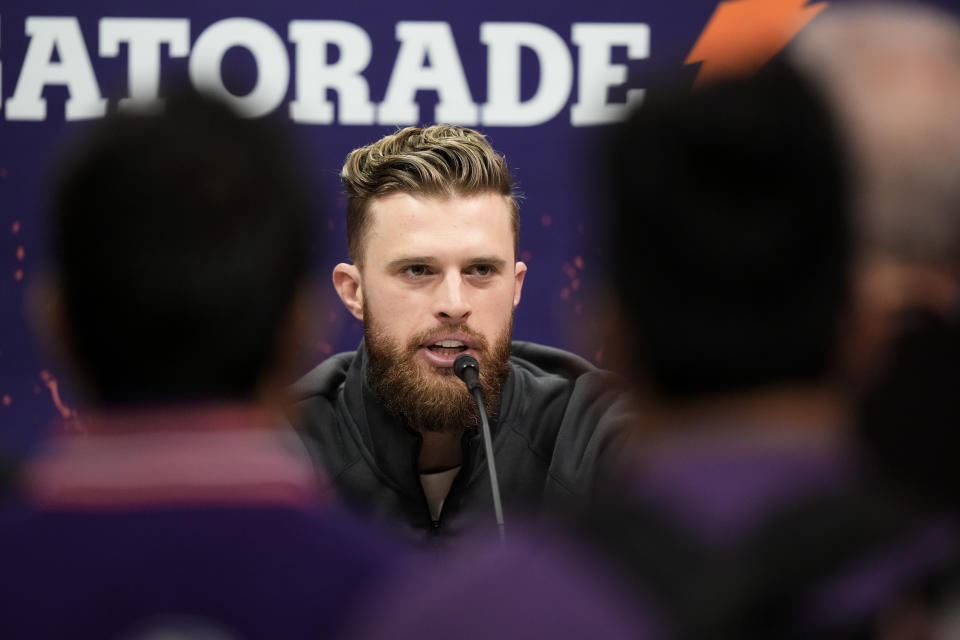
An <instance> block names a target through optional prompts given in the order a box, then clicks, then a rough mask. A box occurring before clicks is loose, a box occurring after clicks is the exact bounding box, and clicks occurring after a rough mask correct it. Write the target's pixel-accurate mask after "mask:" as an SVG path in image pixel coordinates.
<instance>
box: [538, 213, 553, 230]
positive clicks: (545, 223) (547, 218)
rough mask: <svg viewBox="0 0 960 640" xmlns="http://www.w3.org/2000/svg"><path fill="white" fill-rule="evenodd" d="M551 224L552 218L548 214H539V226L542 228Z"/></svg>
mask: <svg viewBox="0 0 960 640" xmlns="http://www.w3.org/2000/svg"><path fill="white" fill-rule="evenodd" d="M552 224H553V218H551V217H550V216H548V215H546V214H544V215H542V216H540V226H541V227H543V228H544V229H549V228H550V226H551V225H552Z"/></svg>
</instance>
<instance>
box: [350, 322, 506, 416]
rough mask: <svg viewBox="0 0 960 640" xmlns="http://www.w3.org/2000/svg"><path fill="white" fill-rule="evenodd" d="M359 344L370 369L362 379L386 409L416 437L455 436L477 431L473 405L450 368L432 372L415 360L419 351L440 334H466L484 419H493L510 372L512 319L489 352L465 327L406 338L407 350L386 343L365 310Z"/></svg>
mask: <svg viewBox="0 0 960 640" xmlns="http://www.w3.org/2000/svg"><path fill="white" fill-rule="evenodd" d="M363 317H364V320H365V324H364V329H363V335H364V342H365V343H366V347H367V355H368V356H369V363H368V369H367V379H368V380H369V382H370V386H371V387H373V389H374V391H376V392H377V394H378V395H379V396H380V399H381V400H383V403H384V404H385V405H386V407H387V409H388V410H389V411H390V412H391V413H393V414H394V415H396V416H398V417H400V418H401V419H402V420H403V421H404V422H406V424H407V425H408V426H409V427H410V428H411V429H414V430H416V431H420V432H425V431H431V432H436V433H458V432H461V431H463V430H464V429H465V428H469V427H477V426H479V425H480V414H479V412H478V410H477V405H476V401H475V400H474V399H473V396H472V395H471V394H470V392H469V391H467V387H466V385H464V383H463V382H462V381H461V380H460V379H459V378H457V377H456V375H454V373H453V369H452V368H450V367H435V366H433V365H430V364H428V363H426V362H423V361H421V360H420V359H419V358H417V357H416V356H417V352H418V351H419V350H420V345H422V344H426V343H428V342H429V341H430V340H431V338H432V337H433V336H435V335H439V334H442V333H453V332H455V333H465V334H467V335H469V336H470V338H471V340H473V342H474V349H473V350H474V352H475V355H476V358H477V361H478V362H479V363H480V383H481V384H482V385H483V395H484V404H485V406H486V409H487V413H488V414H489V415H491V416H494V415H496V413H497V411H498V409H499V406H500V391H501V389H502V388H503V383H504V381H505V380H506V378H507V373H508V372H509V358H510V338H511V328H512V326H513V317H512V315H511V317H510V318H509V319H508V321H507V323H506V326H505V327H504V328H503V330H502V331H501V332H500V335H498V336H497V337H496V338H495V339H494V343H493V346H492V348H491V346H490V345H489V344H488V342H487V340H486V339H485V338H484V337H483V336H482V335H480V334H478V333H475V332H474V331H472V330H471V329H468V328H467V327H466V326H465V325H462V324H460V325H451V326H442V327H437V328H435V329H431V330H429V331H424V332H422V333H420V334H417V335H416V336H414V337H413V338H411V339H410V340H409V341H408V342H407V345H406V347H401V346H400V345H399V344H397V343H395V342H394V341H393V340H391V339H390V338H389V337H388V336H387V335H385V334H384V333H383V332H382V331H380V330H379V328H378V327H377V325H376V322H375V321H374V319H373V317H372V316H371V315H370V310H369V309H366V308H364V315H363Z"/></svg>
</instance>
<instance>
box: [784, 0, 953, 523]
mask: <svg viewBox="0 0 960 640" xmlns="http://www.w3.org/2000/svg"><path fill="white" fill-rule="evenodd" d="M790 54H791V56H792V58H793V59H794V60H795V61H796V62H797V64H798V66H799V67H800V68H801V69H802V70H803V72H804V73H805V74H807V75H808V76H809V77H810V78H811V79H813V80H814V81H815V82H817V83H818V84H819V85H820V86H822V87H823V88H824V90H825V92H826V93H827V95H828V96H829V97H830V99H831V100H832V102H833V103H834V104H835V105H836V108H837V111H838V113H839V114H840V115H841V116H842V122H843V125H844V132H845V134H846V136H847V139H848V140H849V142H850V146H851V149H852V151H853V152H854V153H853V160H854V161H855V163H854V169H855V173H854V177H855V187H856V189H855V192H854V196H855V198H854V203H855V205H856V208H855V213H856V220H857V232H858V241H859V244H860V245H861V255H860V256H859V260H858V265H857V267H858V268H857V278H856V280H855V285H856V292H857V297H858V298H859V299H860V301H861V303H860V304H861V306H863V307H872V308H874V309H875V310H876V313H874V314H873V317H874V318H876V320H877V321H876V323H875V324H874V325H873V326H867V327H865V329H866V331H865V333H867V334H872V335H873V336H874V338H873V340H874V342H876V343H878V344H879V345H881V346H883V347H884V349H881V350H878V353H879V354H882V355H885V356H886V358H884V359H883V360H881V361H880V362H879V363H878V365H879V366H873V367H871V368H870V369H869V370H868V373H869V374H870V375H868V376H865V386H866V391H865V393H864V395H863V398H862V400H861V403H860V407H859V416H858V427H859V428H858V432H857V434H858V436H859V438H860V439H861V440H862V441H863V442H865V443H866V444H867V445H868V447H869V449H870V451H871V453H872V454H873V456H874V458H875V461H876V462H878V463H879V464H880V465H881V467H882V468H883V469H884V470H885V471H886V472H887V473H888V474H890V475H892V476H893V479H894V483H895V484H896V485H897V486H898V487H901V488H910V489H912V490H914V491H917V490H919V492H921V494H922V495H923V496H925V497H926V498H933V499H939V500H940V501H942V502H944V503H946V504H947V505H949V506H950V507H951V508H954V509H956V508H957V506H958V505H960V476H958V475H957V473H956V464H955V462H954V459H953V452H955V451H956V448H957V444H958V435H957V429H956V426H957V423H958V419H960V405H958V404H957V402H956V401H955V395H956V389H957V388H958V384H960V359H958V354H960V315H958V313H957V311H958V309H960V306H958V303H960V22H958V21H957V19H956V18H955V16H953V15H950V14H947V13H945V12H943V11H939V10H936V9H933V8H930V7H925V6H923V5H918V4H912V3H911V4H854V5H847V6H837V7H832V8H830V9H829V10H827V11H825V12H824V14H823V16H822V17H821V18H818V20H817V21H815V22H814V23H812V24H811V25H810V27H808V28H807V29H806V30H805V31H804V32H803V33H802V34H801V36H800V37H799V38H798V39H797V41H796V42H795V43H794V44H793V45H792V46H791V49H790Z"/></svg>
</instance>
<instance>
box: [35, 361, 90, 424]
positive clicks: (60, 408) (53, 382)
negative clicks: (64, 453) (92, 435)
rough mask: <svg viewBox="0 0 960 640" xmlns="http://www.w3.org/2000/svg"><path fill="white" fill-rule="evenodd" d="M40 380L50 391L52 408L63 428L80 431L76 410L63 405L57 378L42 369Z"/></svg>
mask: <svg viewBox="0 0 960 640" xmlns="http://www.w3.org/2000/svg"><path fill="white" fill-rule="evenodd" d="M40 379H41V380H43V384H44V385H45V386H46V387H47V389H48V390H49V391H50V399H51V400H53V406H55V407H56V408H57V412H58V413H59V414H60V417H61V418H63V420H64V428H65V429H66V430H68V431H69V430H75V431H80V430H82V429H81V427H80V424H79V422H78V421H77V410H76V409H73V408H71V407H68V406H67V405H66V404H64V402H63V399H62V398H61V397H60V383H59V382H57V378H56V377H55V376H54V375H53V374H52V373H50V372H49V371H47V370H46V369H44V370H43V371H41V372H40Z"/></svg>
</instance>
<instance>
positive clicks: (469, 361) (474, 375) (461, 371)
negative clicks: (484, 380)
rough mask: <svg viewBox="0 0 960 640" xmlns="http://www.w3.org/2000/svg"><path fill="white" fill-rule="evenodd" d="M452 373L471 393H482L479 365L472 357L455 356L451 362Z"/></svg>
mask: <svg viewBox="0 0 960 640" xmlns="http://www.w3.org/2000/svg"><path fill="white" fill-rule="evenodd" d="M453 372H454V373H455V374H457V377H458V378H460V379H461V380H463V382H464V384H466V385H467V389H469V390H470V392H471V393H472V392H473V391H474V390H475V389H480V390H481V391H483V386H482V385H481V384H480V363H479V362H477V359H476V358H474V357H473V356H471V355H468V354H466V353H465V354H463V355H462V356H457V359H456V360H454V361H453Z"/></svg>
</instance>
